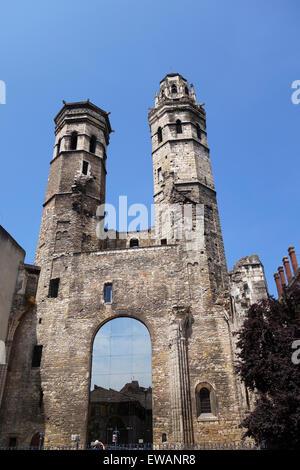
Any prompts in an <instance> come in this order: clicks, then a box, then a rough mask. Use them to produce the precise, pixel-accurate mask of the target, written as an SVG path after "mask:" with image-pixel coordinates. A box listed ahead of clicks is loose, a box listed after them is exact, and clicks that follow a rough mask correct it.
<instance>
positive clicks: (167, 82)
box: [155, 73, 196, 108]
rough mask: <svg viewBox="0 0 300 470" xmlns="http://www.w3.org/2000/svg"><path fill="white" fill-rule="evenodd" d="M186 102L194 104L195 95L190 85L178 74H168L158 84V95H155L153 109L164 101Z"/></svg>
mask: <svg viewBox="0 0 300 470" xmlns="http://www.w3.org/2000/svg"><path fill="white" fill-rule="evenodd" d="M170 100H171V101H182V100H188V101H191V102H192V103H195V104H196V94H195V90H194V87H193V85H192V84H190V85H189V84H188V82H187V80H186V79H185V78H183V76H182V75H180V74H179V73H168V74H167V75H166V76H165V77H164V78H163V79H162V80H161V82H160V87H159V94H157V93H155V107H156V108H157V107H158V106H160V105H161V104H163V103H164V102H165V101H170Z"/></svg>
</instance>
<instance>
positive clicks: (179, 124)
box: [176, 119, 182, 134]
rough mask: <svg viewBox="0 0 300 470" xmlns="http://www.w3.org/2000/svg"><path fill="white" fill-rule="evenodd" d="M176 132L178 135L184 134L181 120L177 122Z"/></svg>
mask: <svg viewBox="0 0 300 470" xmlns="http://www.w3.org/2000/svg"><path fill="white" fill-rule="evenodd" d="M176 132H177V134H182V125H181V121H180V119H177V121H176Z"/></svg>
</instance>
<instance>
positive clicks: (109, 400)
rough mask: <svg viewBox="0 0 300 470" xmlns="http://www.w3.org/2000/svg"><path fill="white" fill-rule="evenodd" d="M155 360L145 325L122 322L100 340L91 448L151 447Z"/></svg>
mask: <svg viewBox="0 0 300 470" xmlns="http://www.w3.org/2000/svg"><path fill="white" fill-rule="evenodd" d="M151 363H152V355H151V339H150V334H149V331H148V329H147V328H146V327H145V325H144V324H143V323H142V322H140V321H138V320H135V319H134V318H128V317H119V318H114V319H113V320H110V321H108V322H107V323H105V324H104V325H103V326H102V327H101V328H100V329H99V331H98V333H97V334H96V336H95V339H94V344H93V354H92V370H91V387H90V400H89V415H88V429H87V431H88V432H87V436H88V444H89V445H90V444H91V442H93V441H95V440H96V439H98V440H99V441H102V442H104V443H106V444H111V443H112V442H113V434H114V432H115V431H117V436H118V443H120V444H127V443H128V444H130V443H150V442H152V364H151Z"/></svg>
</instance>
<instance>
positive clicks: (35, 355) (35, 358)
mask: <svg viewBox="0 0 300 470" xmlns="http://www.w3.org/2000/svg"><path fill="white" fill-rule="evenodd" d="M42 351H43V346H42V345H41V344H36V345H35V346H34V348H33V352H32V361H31V367H40V365H41V360H42Z"/></svg>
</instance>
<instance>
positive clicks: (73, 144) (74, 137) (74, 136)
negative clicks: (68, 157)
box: [70, 131, 78, 150]
mask: <svg viewBox="0 0 300 470" xmlns="http://www.w3.org/2000/svg"><path fill="white" fill-rule="evenodd" d="M77 137H78V134H77V132H76V131H74V132H72V134H71V145H70V149H71V150H76V149H77Z"/></svg>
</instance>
